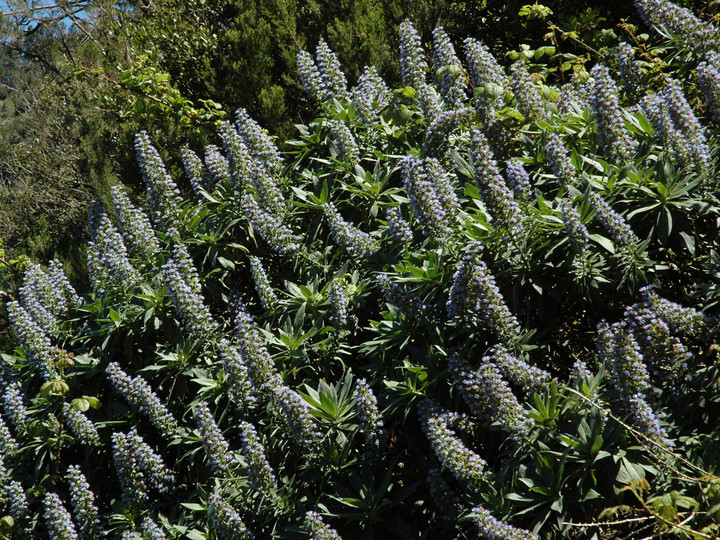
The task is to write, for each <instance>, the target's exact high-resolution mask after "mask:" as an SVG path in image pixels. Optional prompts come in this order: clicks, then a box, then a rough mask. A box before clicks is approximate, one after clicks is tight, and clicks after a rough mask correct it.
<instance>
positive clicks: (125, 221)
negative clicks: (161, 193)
mask: <svg viewBox="0 0 720 540" xmlns="http://www.w3.org/2000/svg"><path fill="white" fill-rule="evenodd" d="M110 191H111V194H112V206H113V210H114V212H115V217H116V218H117V221H118V227H119V229H120V233H121V234H122V237H123V241H124V243H125V246H126V248H127V250H128V253H129V254H130V256H132V257H134V258H136V259H140V260H144V261H152V260H154V259H155V257H156V256H157V254H158V253H159V252H160V244H159V242H158V239H157V236H155V230H154V229H153V227H152V225H151V223H150V220H149V219H148V218H147V216H146V215H145V212H143V211H142V210H140V209H139V208H136V207H135V206H134V205H133V204H132V203H131V202H130V199H129V198H128V196H127V195H126V194H125V192H124V191H123V189H122V187H120V186H113V187H112V188H110Z"/></svg>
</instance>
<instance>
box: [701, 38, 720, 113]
mask: <svg viewBox="0 0 720 540" xmlns="http://www.w3.org/2000/svg"><path fill="white" fill-rule="evenodd" d="M697 74H698V87H699V88H700V90H701V91H702V93H703V95H704V96H705V102H706V103H707V108H708V110H709V112H710V114H711V116H712V119H713V121H714V122H715V123H719V122H720V55H718V53H716V52H714V51H710V52H708V53H707V55H706V56H705V59H704V60H703V61H702V62H700V63H699V64H698V67H697Z"/></svg>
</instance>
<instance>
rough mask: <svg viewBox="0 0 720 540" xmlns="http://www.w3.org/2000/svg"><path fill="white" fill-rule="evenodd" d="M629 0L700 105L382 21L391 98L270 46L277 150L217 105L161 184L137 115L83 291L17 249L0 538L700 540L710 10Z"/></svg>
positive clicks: (713, 290)
mask: <svg viewBox="0 0 720 540" xmlns="http://www.w3.org/2000/svg"><path fill="white" fill-rule="evenodd" d="M638 6H639V7H640V9H641V12H642V13H643V14H644V15H645V16H646V17H648V19H649V21H648V22H649V23H652V24H657V25H662V26H663V31H667V35H666V37H665V39H666V40H667V45H668V49H671V50H673V51H679V52H681V53H682V54H685V55H686V56H687V58H688V59H689V60H688V61H689V62H690V61H691V62H695V63H696V64H697V62H699V61H703V62H705V64H704V67H703V68H702V69H703V73H705V74H706V75H703V79H702V85H703V92H704V95H705V96H707V100H708V101H706V102H703V103H697V102H695V101H693V102H692V104H693V105H697V107H693V106H691V102H689V101H688V100H687V98H686V97H685V94H684V92H685V91H692V92H694V94H693V95H699V94H697V92H696V90H694V88H693V86H692V80H690V79H687V80H681V81H673V80H668V81H660V80H659V79H660V78H659V77H657V76H656V75H657V73H649V72H648V71H647V69H646V66H644V65H642V64H635V63H633V60H632V56H633V53H634V52H635V51H634V50H632V49H631V50H630V51H629V53H628V51H627V50H625V53H624V54H625V57H624V58H625V59H624V60H623V61H622V62H621V66H622V67H623V69H637V70H638V73H640V75H641V76H642V77H647V81H645V82H647V85H645V86H643V87H642V88H644V90H642V91H640V90H639V89H638V88H636V87H632V85H628V87H627V88H624V87H623V86H622V85H621V82H620V81H621V80H622V79H621V77H620V74H619V73H618V72H617V70H616V69H614V68H613V67H612V66H604V65H600V64H599V65H597V66H595V67H594V68H593V69H592V71H591V72H590V75H591V78H590V79H589V81H583V80H582V79H580V78H578V79H576V80H573V82H571V83H569V84H567V85H565V86H563V87H561V88H555V87H552V86H550V85H548V84H546V83H543V81H542V80H539V79H538V77H537V75H538V74H537V73H534V72H533V71H532V69H531V68H532V66H530V67H529V66H528V65H526V64H524V63H522V62H523V61H522V60H520V61H519V62H518V63H516V64H514V65H513V66H512V68H511V69H510V70H509V71H508V72H506V71H505V70H504V69H503V68H501V67H500V66H499V65H498V63H497V62H496V60H495V59H494V58H493V56H492V55H491V54H490V52H489V50H488V49H487V48H486V47H485V46H484V45H483V44H482V43H480V42H477V41H474V40H472V39H469V40H467V41H465V43H464V48H463V50H462V51H459V50H455V49H454V48H453V46H452V44H451V43H450V41H449V40H448V39H447V35H446V33H445V32H444V30H443V29H442V28H438V29H436V31H435V32H434V42H433V47H432V51H426V50H424V49H423V48H422V46H421V44H420V40H419V39H418V37H417V34H416V32H415V30H414V28H413V26H412V25H411V24H410V23H409V22H406V23H404V24H403V25H402V26H401V29H400V32H401V34H400V43H401V58H400V66H401V69H402V77H403V83H404V84H406V86H404V87H402V88H397V89H394V90H392V91H391V90H390V89H389V88H388V86H387V85H386V84H385V83H384V82H383V81H382V79H381V78H380V77H379V76H378V74H377V72H376V71H374V70H372V69H371V68H368V70H367V71H366V73H365V75H363V76H362V77H361V78H360V80H359V82H358V85H357V86H356V87H354V88H351V89H348V88H347V86H346V84H347V83H346V82H345V81H346V78H345V76H344V74H343V73H342V71H341V69H340V64H339V62H338V61H337V59H336V57H335V55H334V53H333V52H332V51H331V50H330V48H329V47H327V45H326V44H324V43H321V44H320V45H319V46H318V49H317V50H316V51H315V54H311V52H302V53H301V62H300V65H301V75H302V79H303V84H304V86H305V87H306V89H307V90H308V92H309V95H310V96H311V98H312V99H315V100H316V101H317V105H318V108H319V110H320V114H319V115H318V117H317V119H316V120H314V121H313V122H311V123H309V124H308V125H302V126H298V129H299V133H298V136H297V138H296V139H295V140H291V141H287V143H286V144H287V146H288V147H289V148H291V150H290V151H288V152H286V153H285V154H281V153H280V152H279V151H278V149H277V147H276V145H275V142H274V141H273V140H272V139H271V138H270V137H269V136H268V135H267V133H266V132H265V131H263V130H262V129H261V128H260V127H259V125H258V124H256V123H255V122H254V121H253V120H252V119H251V118H250V117H249V115H248V114H247V113H246V111H244V110H240V111H238V113H237V116H236V119H235V120H236V121H235V122H232V123H230V122H225V123H223V124H222V125H221V127H220V130H219V133H218V140H217V143H218V146H209V147H208V148H206V149H198V148H189V147H188V148H184V149H183V150H182V161H183V164H184V166H185V171H186V174H185V176H184V178H177V179H173V178H172V177H171V176H170V175H169V174H168V172H167V170H166V168H165V165H164V163H163V160H162V158H161V155H160V153H159V152H158V150H157V149H156V148H155V147H154V146H153V144H152V141H151V140H150V138H149V137H148V135H147V134H146V133H140V134H138V135H137V138H136V150H137V157H138V164H139V168H140V171H141V173H142V177H143V179H144V182H145V185H146V188H147V198H148V201H147V202H148V204H149V210H150V212H148V213H146V212H144V211H143V210H142V209H141V206H142V205H140V206H135V205H134V203H133V201H132V200H131V199H130V198H129V197H128V196H127V194H125V192H124V191H123V190H122V189H120V188H116V189H114V190H113V191H112V205H111V206H112V208H101V207H98V208H96V209H94V211H93V212H92V213H91V216H90V227H91V242H90V244H89V245H88V248H87V258H88V273H89V276H90V280H91V284H92V291H91V292H89V293H88V294H86V295H84V296H82V297H79V296H78V294H77V292H76V291H75V289H73V287H72V286H71V285H70V283H69V282H68V281H67V279H66V278H65V277H64V274H63V273H62V267H61V265H60V264H59V263H57V262H54V263H52V264H51V265H50V267H49V268H48V270H47V271H44V270H43V269H41V268H40V267H39V266H37V265H32V266H30V267H29V269H28V270H27V273H26V279H25V285H24V287H23V289H22V290H21V295H20V299H19V301H17V302H11V303H9V304H8V310H9V313H10V316H11V321H12V324H13V328H14V330H15V333H16V335H17V338H18V341H19V344H20V347H18V348H17V349H15V351H14V352H13V353H12V354H4V355H3V370H2V377H3V381H4V383H5V384H4V385H3V390H2V405H3V409H2V414H1V416H0V419H1V420H2V423H0V453H1V454H2V462H0V463H1V466H0V476H1V477H2V480H3V482H2V485H3V490H2V503H3V509H4V513H5V517H4V518H3V520H2V527H3V532H4V533H5V534H6V535H12V537H13V538H23V537H31V538H37V537H40V538H42V537H45V536H47V537H50V538H63V539H64V538H76V537H83V538H96V537H99V536H101V535H102V534H103V533H106V534H108V535H110V536H111V537H117V538H139V537H142V538H153V539H157V538H195V539H197V538H211V539H213V538H222V539H228V538H250V537H253V536H254V537H257V538H259V537H278V538H293V537H298V538H301V537H308V536H310V537H312V538H336V537H338V536H339V535H342V536H344V537H345V538H364V537H371V536H372V535H375V536H377V537H400V538H414V537H418V536H420V535H421V534H424V535H426V536H430V537H441V536H442V535H445V536H450V537H452V536H455V537H474V536H478V535H480V536H481V537H487V538H532V537H535V536H536V535H537V536H542V537H565V536H570V537H592V536H593V535H600V534H603V531H604V532H608V530H609V531H610V534H622V535H630V536H636V535H640V534H651V533H652V531H653V530H656V531H658V532H660V531H665V532H667V533H668V534H674V535H677V536H688V537H689V536H690V535H691V534H697V535H700V537H712V536H714V535H716V534H717V533H718V524H717V519H718V516H717V504H718V502H719V501H718V496H719V495H718V494H720V489H719V487H720V481H719V480H718V478H717V477H716V476H714V473H715V470H714V469H715V466H716V463H717V457H718V450H719V449H720V441H718V423H717V422H718V420H717V415H716V414H714V411H715V410H716V409H715V407H716V406H718V401H719V400H720V393H719V392H718V388H717V385H718V381H719V380H720V378H719V376H720V373H718V364H717V345H716V344H715V341H716V339H717V312H718V304H717V297H718V288H717V285H716V283H714V281H713V280H714V279H715V278H716V276H717V274H718V271H719V270H720V269H719V268H718V264H719V260H720V259H719V258H718V254H717V223H718V220H717V214H718V211H719V206H718V201H717V198H716V193H717V183H716V180H715V172H716V157H715V147H716V142H715V140H716V130H715V126H714V125H713V124H709V121H706V119H707V118H710V117H711V115H712V114H714V111H715V109H716V107H717V106H718V104H717V103H715V102H714V96H716V95H717V91H718V90H717V88H716V86H717V81H716V79H715V78H713V77H714V76H713V75H712V69H716V68H717V67H718V66H717V65H716V59H717V57H716V56H715V55H714V54H713V53H712V51H710V52H707V51H705V50H702V47H698V46H697V42H695V41H693V39H694V38H692V35H693V32H695V31H696V30H698V31H701V33H703V35H716V34H717V30H716V29H715V27H714V26H712V25H710V24H709V23H706V22H703V21H701V20H700V19H696V18H692V16H691V14H690V13H689V12H684V11H678V9H679V8H677V6H675V5H673V4H669V3H667V2H660V1H659V0H655V1H653V2H640V1H638ZM658 6H659V7H661V8H662V9H661V10H660V9H656V8H657V7H658ZM654 17H660V18H658V19H655V18H654ZM661 17H666V19H662V18H661ZM673 17H675V18H673ZM678 17H680V18H681V20H683V21H685V22H683V23H682V24H681V25H678V26H675V27H673V26H671V25H669V24H668V21H675V20H676V19H677V18H678ZM461 57H462V58H463V60H461V59H460V58H461ZM629 80H630V81H632V80H634V79H629ZM650 81H652V82H650ZM683 83H685V88H684V89H683ZM652 85H656V86H652ZM706 111H707V112H706ZM708 125H709V127H708ZM220 146H221V147H220ZM172 150H176V149H172ZM179 153H180V152H178V154H179ZM201 156H203V157H201ZM184 192H187V193H188V194H190V195H188V196H183V193H184ZM100 531H103V532H100Z"/></svg>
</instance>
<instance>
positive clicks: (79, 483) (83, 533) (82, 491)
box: [66, 465, 101, 539]
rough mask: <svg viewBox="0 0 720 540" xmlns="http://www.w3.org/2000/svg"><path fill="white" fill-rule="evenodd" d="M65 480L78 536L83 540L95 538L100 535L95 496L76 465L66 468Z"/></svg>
mask: <svg viewBox="0 0 720 540" xmlns="http://www.w3.org/2000/svg"><path fill="white" fill-rule="evenodd" d="M66 478H67V482H68V486H69V488H70V502H71V505H72V513H73V516H74V517H75V522H76V523H77V524H78V533H79V536H80V538H83V539H90V538H96V537H97V536H99V535H100V534H101V526H100V519H99V517H98V509H97V506H96V505H95V495H94V494H93V492H92V490H91V489H90V484H88V481H87V478H86V477H85V475H84V474H83V473H82V471H81V470H80V467H79V466H78V465H71V466H70V467H68V470H67V475H66Z"/></svg>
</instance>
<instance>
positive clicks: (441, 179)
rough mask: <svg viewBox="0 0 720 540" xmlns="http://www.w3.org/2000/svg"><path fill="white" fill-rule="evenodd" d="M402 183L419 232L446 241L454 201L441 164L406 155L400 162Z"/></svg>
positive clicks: (449, 231)
mask: <svg viewBox="0 0 720 540" xmlns="http://www.w3.org/2000/svg"><path fill="white" fill-rule="evenodd" d="M402 180H403V185H404V186H405V191H406V192H407V195H408V198H409V199H410V204H411V205H412V207H413V211H414V213H415V216H416V218H417V219H418V221H419V222H420V225H421V226H422V229H423V232H424V233H425V234H426V235H427V236H431V237H434V238H436V239H437V240H438V241H442V240H443V239H445V238H447V237H448V236H449V235H450V234H451V231H452V220H453V217H454V216H453V214H454V213H455V212H456V211H457V208H458V202H457V197H456V195H455V192H454V190H453V187H452V184H451V183H450V178H449V176H448V174H447V173H446V172H445V171H444V170H443V168H442V165H440V163H439V162H438V161H437V160H435V159H433V158H428V159H425V160H420V159H419V158H417V157H415V156H406V157H405V158H403V160H402Z"/></svg>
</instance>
